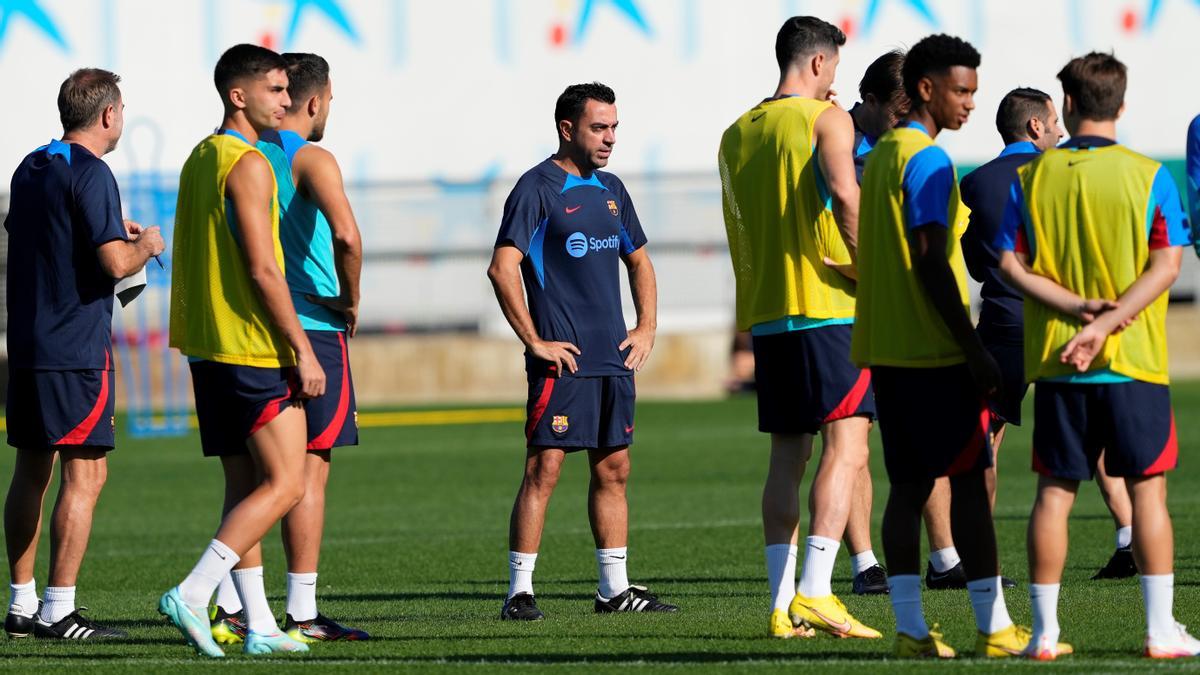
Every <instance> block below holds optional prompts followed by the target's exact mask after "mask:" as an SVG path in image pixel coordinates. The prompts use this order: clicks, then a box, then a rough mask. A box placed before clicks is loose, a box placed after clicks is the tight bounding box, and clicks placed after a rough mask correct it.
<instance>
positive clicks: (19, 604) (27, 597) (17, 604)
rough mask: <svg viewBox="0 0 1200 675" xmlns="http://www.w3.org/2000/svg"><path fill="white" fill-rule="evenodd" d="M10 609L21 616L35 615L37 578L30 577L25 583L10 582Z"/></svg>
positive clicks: (36, 609) (36, 608)
mask: <svg viewBox="0 0 1200 675" xmlns="http://www.w3.org/2000/svg"><path fill="white" fill-rule="evenodd" d="M8 591H9V594H10V595H9V600H8V611H9V612H11V613H13V614H17V615H20V616H33V615H34V614H36V613H37V611H38V607H37V580H36V579H30V580H29V581H28V582H26V583H23V584H9V585H8Z"/></svg>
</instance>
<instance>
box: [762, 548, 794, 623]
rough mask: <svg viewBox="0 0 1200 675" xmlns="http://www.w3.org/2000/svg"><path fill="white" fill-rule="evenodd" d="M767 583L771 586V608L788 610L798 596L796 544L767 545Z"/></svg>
mask: <svg viewBox="0 0 1200 675" xmlns="http://www.w3.org/2000/svg"><path fill="white" fill-rule="evenodd" d="M767 583H768V584H769V585H770V587H771V609H772V610H776V609H782V610H787V608H788V605H791V604H792V598H794V597H795V596H796V545H795V544H771V545H770V546H767Z"/></svg>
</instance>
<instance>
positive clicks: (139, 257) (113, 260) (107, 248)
mask: <svg viewBox="0 0 1200 675" xmlns="http://www.w3.org/2000/svg"><path fill="white" fill-rule="evenodd" d="M125 231H126V232H128V233H129V236H130V239H129V240H128V241H124V240H121V239H114V240H113V241H110V242H107V243H104V244H101V245H100V246H98V247H96V257H98V258H99V259H100V268H101V269H103V270H104V273H105V274H107V275H108V276H110V277H112V278H114V279H124V278H125V277H127V276H129V275H131V274H134V273H136V272H137V271H138V270H140V269H142V268H143V267H145V265H146V262H147V261H149V260H150V258H153V257H154V256H156V255H158V254H159V253H162V252H163V250H164V249H165V248H166V243H164V242H163V238H162V234H161V233H160V232H159V230H158V228H157V227H146V228H143V227H142V226H141V225H138V224H137V223H135V222H133V221H132V220H127V221H125Z"/></svg>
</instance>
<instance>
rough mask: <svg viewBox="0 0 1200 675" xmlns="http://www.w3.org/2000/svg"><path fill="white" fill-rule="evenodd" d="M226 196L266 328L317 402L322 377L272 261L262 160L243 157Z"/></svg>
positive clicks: (267, 172) (270, 187)
mask: <svg viewBox="0 0 1200 675" xmlns="http://www.w3.org/2000/svg"><path fill="white" fill-rule="evenodd" d="M225 190H226V193H227V194H228V195H229V198H230V200H231V201H232V202H233V209H234V213H235V214H236V216H237V225H238V233H239V235H240V239H241V244H242V251H243V252H244V253H245V256H246V267H247V268H248V271H249V273H250V279H251V281H252V282H253V283H254V286H255V288H257V289H258V292H259V294H260V295H261V296H262V300H263V305H264V306H265V307H266V309H267V314H268V316H269V317H270V319H271V322H272V323H274V324H275V325H276V326H277V327H278V328H279V330H280V331H281V332H282V333H283V337H284V339H286V340H287V341H288V344H290V345H291V346H292V349H293V350H295V352H296V366H297V369H298V370H299V375H300V386H301V389H302V391H303V394H304V395H305V396H306V397H310V398H311V397H316V396H320V395H321V394H323V393H325V372H324V370H322V369H321V366H320V364H319V363H317V358H316V356H315V355H314V354H313V350H312V345H311V344H309V342H308V337H307V336H306V335H305V334H304V329H303V328H301V327H300V319H299V318H297V316H296V308H295V307H293V306H292V296H291V293H290V292H289V291H288V286H287V281H286V280H285V279H284V276H283V270H281V269H279V264H278V263H277V262H276V260H275V239H274V236H273V235H272V232H271V219H270V216H269V211H268V210H267V209H266V208H265V207H266V205H267V204H270V203H271V200H272V199H274V198H275V183H274V180H273V178H272V175H271V169H270V166H269V165H268V164H267V160H266V159H264V158H263V157H262V156H261V155H259V154H258V153H246V154H245V155H243V156H242V158H241V159H239V160H238V161H237V163H236V164H234V165H233V169H231V170H230V172H229V177H228V178H227V179H226V187H225Z"/></svg>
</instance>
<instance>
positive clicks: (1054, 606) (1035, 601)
mask: <svg viewBox="0 0 1200 675" xmlns="http://www.w3.org/2000/svg"><path fill="white" fill-rule="evenodd" d="M1061 585H1062V584H1029V603H1030V604H1031V605H1033V640H1035V641H1036V640H1037V639H1038V638H1041V637H1045V638H1047V639H1049V640H1050V641H1051V642H1058V633H1059V628H1058V589H1059V587H1060V586H1061Z"/></svg>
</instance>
